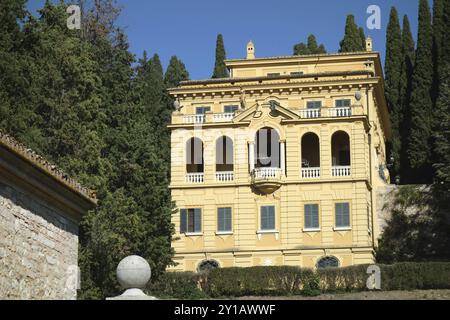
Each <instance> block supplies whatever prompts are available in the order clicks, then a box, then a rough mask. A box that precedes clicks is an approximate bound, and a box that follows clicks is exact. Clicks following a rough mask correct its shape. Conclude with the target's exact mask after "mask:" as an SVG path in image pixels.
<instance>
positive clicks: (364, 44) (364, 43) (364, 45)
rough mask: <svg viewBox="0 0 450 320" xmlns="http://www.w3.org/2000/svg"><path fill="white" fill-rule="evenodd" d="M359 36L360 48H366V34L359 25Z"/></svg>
mask: <svg viewBox="0 0 450 320" xmlns="http://www.w3.org/2000/svg"><path fill="white" fill-rule="evenodd" d="M359 36H360V37H361V43H362V50H365V49H366V34H365V33H364V28H363V27H359Z"/></svg>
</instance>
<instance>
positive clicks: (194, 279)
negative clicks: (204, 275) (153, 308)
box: [146, 272, 207, 300]
mask: <svg viewBox="0 0 450 320" xmlns="http://www.w3.org/2000/svg"><path fill="white" fill-rule="evenodd" d="M200 280H201V275H199V274H196V273H193V272H166V273H164V274H162V275H161V276H160V277H159V278H158V280H157V281H155V282H153V281H152V282H151V283H150V284H149V285H148V286H147V288H146V292H147V293H148V294H149V295H152V296H156V297H158V298H163V299H168V298H174V299H189V300H195V299H202V298H206V297H207V296H206V294H205V293H204V292H203V291H202V290H201V288H200V286H199V283H200V282H201V281H200Z"/></svg>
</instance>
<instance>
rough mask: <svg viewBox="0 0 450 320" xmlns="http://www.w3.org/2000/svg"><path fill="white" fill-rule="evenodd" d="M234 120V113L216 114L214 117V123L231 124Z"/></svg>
mask: <svg viewBox="0 0 450 320" xmlns="http://www.w3.org/2000/svg"><path fill="white" fill-rule="evenodd" d="M233 118H234V113H216V114H214V115H213V119H214V122H231V121H232V120H233Z"/></svg>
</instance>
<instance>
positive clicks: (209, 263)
mask: <svg viewBox="0 0 450 320" xmlns="http://www.w3.org/2000/svg"><path fill="white" fill-rule="evenodd" d="M219 267H220V265H219V263H218V262H217V261H216V260H203V261H202V262H200V264H199V265H198V272H207V271H209V270H212V269H217V268H219Z"/></svg>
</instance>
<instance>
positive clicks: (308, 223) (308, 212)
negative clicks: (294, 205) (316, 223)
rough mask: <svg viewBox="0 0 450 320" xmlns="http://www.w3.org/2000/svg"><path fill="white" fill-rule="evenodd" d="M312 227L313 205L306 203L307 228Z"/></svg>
mask: <svg viewBox="0 0 450 320" xmlns="http://www.w3.org/2000/svg"><path fill="white" fill-rule="evenodd" d="M311 227H312V221H311V206H310V205H309V204H305V228H306V229H309V228H311Z"/></svg>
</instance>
